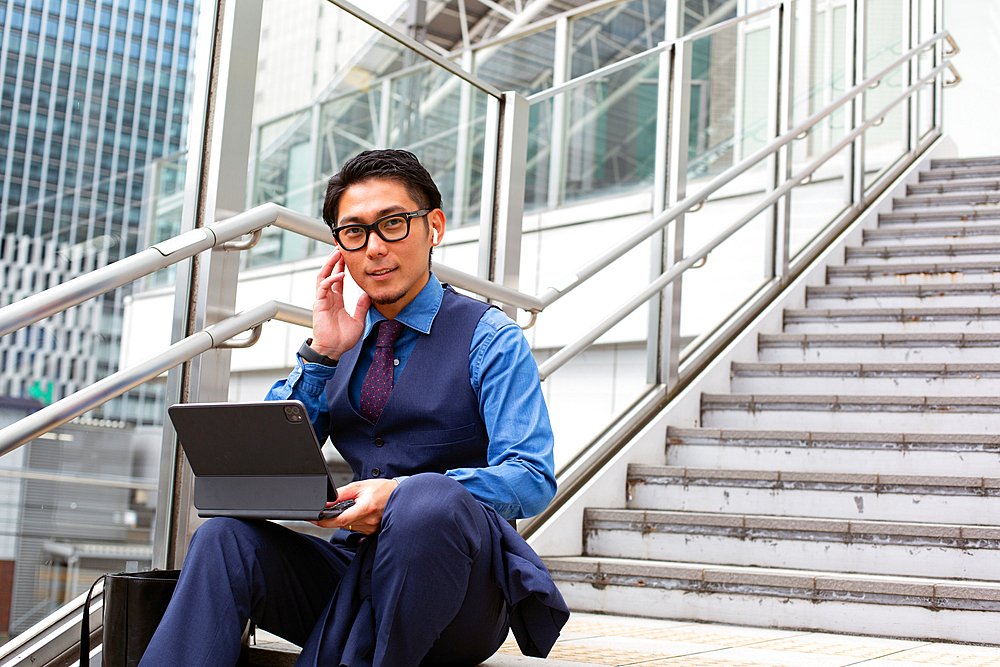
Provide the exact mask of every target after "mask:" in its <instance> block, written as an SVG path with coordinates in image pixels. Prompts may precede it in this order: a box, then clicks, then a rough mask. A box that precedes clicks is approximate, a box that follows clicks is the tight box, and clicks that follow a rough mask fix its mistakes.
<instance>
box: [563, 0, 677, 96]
mask: <svg viewBox="0 0 1000 667" xmlns="http://www.w3.org/2000/svg"><path fill="white" fill-rule="evenodd" d="M665 9H666V3H663V2H652V3H651V2H648V0H633V1H632V2H628V3H624V4H621V5H617V6H615V7H610V8H608V9H605V10H603V11H600V12H595V13H594V14H588V15H587V16H584V17H580V18H577V19H574V20H573V23H572V33H571V34H572V37H571V52H570V65H571V66H570V78H575V77H578V76H582V75H584V74H588V73H589V72H593V71H594V70H596V69H600V68H601V67H604V66H605V65H609V64H611V63H615V62H618V61H619V60H624V59H625V58H628V57H629V56H633V55H635V54H637V53H641V52H643V51H646V50H648V49H651V48H653V47H654V46H656V45H657V44H659V43H660V41H661V40H662V39H663V34H664V26H663V18H664V11H665Z"/></svg>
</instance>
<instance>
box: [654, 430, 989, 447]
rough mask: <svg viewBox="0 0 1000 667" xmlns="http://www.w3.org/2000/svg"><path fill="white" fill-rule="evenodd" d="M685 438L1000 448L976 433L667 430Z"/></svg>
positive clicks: (670, 438) (671, 437)
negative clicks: (971, 445) (962, 445)
mask: <svg viewBox="0 0 1000 667" xmlns="http://www.w3.org/2000/svg"><path fill="white" fill-rule="evenodd" d="M682 438H717V439H720V440H723V439H732V440H738V439H753V440H756V441H760V440H781V441H801V442H803V443H806V444H811V445H812V446H816V445H815V444H814V443H876V444H885V443H899V444H901V445H906V446H908V447H915V446H918V445H928V444H952V445H961V444H974V445H981V446H993V447H1000V433H998V434H996V435H984V434H975V433H923V432H921V433H905V432H897V433H872V432H869V431H858V432H852V431H775V430H761V429H720V428H707V427H690V428H680V427H676V426H670V427H668V428H667V439H668V442H671V441H676V440H680V439H682Z"/></svg>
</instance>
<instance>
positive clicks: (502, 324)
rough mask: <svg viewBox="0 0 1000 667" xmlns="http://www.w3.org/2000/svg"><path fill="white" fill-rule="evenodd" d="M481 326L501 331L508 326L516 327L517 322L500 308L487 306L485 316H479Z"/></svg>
mask: <svg viewBox="0 0 1000 667" xmlns="http://www.w3.org/2000/svg"><path fill="white" fill-rule="evenodd" d="M479 326H481V327H488V328H489V329H492V330H493V331H500V330H501V329H504V328H506V327H510V326H515V327H516V326H517V323H516V322H515V321H514V320H512V319H510V318H509V317H508V316H507V313H505V312H503V311H502V310H500V309H499V308H487V309H486V312H484V313H483V316H482V317H480V318H479Z"/></svg>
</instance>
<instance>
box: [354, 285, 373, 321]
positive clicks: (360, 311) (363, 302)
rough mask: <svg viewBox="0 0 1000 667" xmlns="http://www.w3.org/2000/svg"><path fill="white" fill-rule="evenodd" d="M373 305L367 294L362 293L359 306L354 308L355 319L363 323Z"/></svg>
mask: <svg viewBox="0 0 1000 667" xmlns="http://www.w3.org/2000/svg"><path fill="white" fill-rule="evenodd" d="M371 305H372V298H371V297H370V296H368V294H367V293H365V292H362V293H361V296H360V297H358V305H357V306H356V307H355V308H354V319H355V320H357V321H358V322H363V321H364V319H365V315H367V314H368V308H369V307H370V306H371Z"/></svg>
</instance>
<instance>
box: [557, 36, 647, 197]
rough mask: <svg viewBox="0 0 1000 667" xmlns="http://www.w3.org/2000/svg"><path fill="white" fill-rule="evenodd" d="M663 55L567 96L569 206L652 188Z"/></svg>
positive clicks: (566, 192)
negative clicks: (638, 188)
mask: <svg viewBox="0 0 1000 667" xmlns="http://www.w3.org/2000/svg"><path fill="white" fill-rule="evenodd" d="M658 71H659V56H658V55H654V56H651V57H650V58H648V59H646V60H644V61H642V62H640V63H637V64H636V65H634V66H632V67H628V68H626V69H624V70H620V71H618V72H614V73H612V74H609V75H607V76H605V77H602V78H601V79H599V80H597V81H593V82H590V83H588V84H587V85H585V86H583V87H580V88H576V89H574V90H572V91H571V92H569V93H568V94H567V95H566V97H567V105H566V106H567V121H566V125H567V156H566V160H565V164H566V175H565V183H564V191H565V198H566V201H574V200H578V199H583V198H590V197H596V196H600V195H606V194H609V193H613V192H621V191H623V190H627V189H634V188H637V187H643V186H648V185H650V184H651V183H652V178H653V166H654V161H655V155H654V151H653V149H654V147H655V145H656V118H657V113H656V105H657V73H658Z"/></svg>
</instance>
